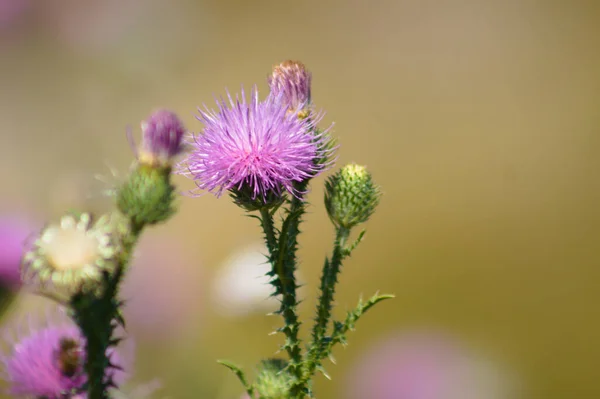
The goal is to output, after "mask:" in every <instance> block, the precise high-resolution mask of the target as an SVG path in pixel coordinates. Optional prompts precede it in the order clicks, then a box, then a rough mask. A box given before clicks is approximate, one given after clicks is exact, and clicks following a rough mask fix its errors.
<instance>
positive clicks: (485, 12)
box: [0, 0, 600, 399]
mask: <svg viewBox="0 0 600 399" xmlns="http://www.w3.org/2000/svg"><path fill="white" fill-rule="evenodd" d="M2 3H6V4H7V5H5V6H2V7H5V8H4V10H5V11H4V12H5V14H6V15H4V17H3V18H0V126H1V134H0V182H1V184H2V185H1V187H2V189H1V190H2V194H1V196H0V207H1V210H2V211H3V212H9V213H10V212H12V211H13V210H14V211H17V210H18V211H26V212H33V213H35V214H36V215H38V216H39V217H40V218H42V219H46V218H49V219H50V218H52V219H55V218H57V217H59V216H60V215H61V213H62V212H63V211H65V210H66V209H68V208H71V207H77V208H84V209H85V208H88V209H92V210H100V209H105V207H106V205H107V204H106V203H105V202H104V201H103V200H98V197H99V193H100V191H101V189H102V187H103V186H102V184H99V183H94V182H93V176H94V175H95V174H102V175H106V176H109V175H110V172H109V168H108V167H107V164H108V165H111V166H112V167H114V168H116V169H117V170H118V171H119V172H120V173H121V174H122V175H124V174H126V173H127V170H128V167H129V164H130V162H131V160H132V153H131V150H130V148H129V146H128V143H127V140H126V138H125V129H126V127H127V126H132V127H133V129H134V135H135V137H139V128H138V127H139V121H141V120H142V119H144V118H146V117H147V116H148V114H149V113H150V111H151V110H153V109H154V108H156V107H166V108H170V109H172V110H174V111H176V112H177V113H179V114H180V115H181V117H182V119H183V120H184V121H185V122H186V125H187V127H188V128H189V129H190V130H191V131H194V132H198V131H200V130H201V128H202V126H201V124H200V123H199V122H198V121H196V120H195V118H194V114H195V110H196V107H197V106H200V105H202V104H203V103H206V104H207V105H208V106H209V107H212V104H214V100H213V96H215V95H216V96H220V95H222V94H224V92H225V88H228V89H229V90H232V91H238V90H239V88H240V86H241V85H242V84H243V85H244V86H245V87H246V88H249V87H250V86H251V85H252V84H254V83H257V84H258V86H259V89H260V91H261V93H262V94H263V95H265V94H266V93H267V84H266V76H267V74H268V73H269V72H270V69H271V67H272V65H273V64H275V63H278V62H280V61H283V60H285V59H289V58H291V59H298V60H301V61H302V62H304V63H305V64H306V65H307V66H308V68H309V69H310V70H311V71H312V73H313V101H314V103H315V104H316V106H317V107H318V108H323V109H325V110H326V111H327V116H326V118H325V123H331V122H333V121H335V128H334V135H335V136H337V137H338V138H339V141H340V143H341V149H340V153H339V154H340V157H339V161H338V166H339V165H342V164H344V163H346V162H350V161H356V162H358V163H362V164H365V165H367V166H368V167H369V169H370V170H371V172H372V173H373V175H374V178H375V179H376V181H377V182H378V183H379V184H380V185H381V186H382V187H383V191H384V193H385V194H384V197H383V200H382V203H381V206H380V208H379V210H378V212H377V213H376V214H375V215H374V217H373V218H372V219H371V221H370V222H369V223H368V225H367V227H368V233H367V236H366V239H365V241H364V242H363V243H362V244H361V246H360V247H359V248H358V250H357V251H355V253H354V256H353V257H352V259H351V260H349V261H348V262H347V263H346V265H345V267H344V270H343V274H342V276H341V278H340V286H339V290H338V292H339V294H338V296H337V304H338V307H337V309H336V312H335V313H336V315H337V316H339V317H341V316H342V315H343V312H345V311H346V310H348V309H350V308H352V307H353V306H354V304H355V303H356V301H357V299H358V296H359V295H360V294H363V295H364V296H368V295H371V294H372V293H374V292H375V291H377V290H379V291H381V292H386V293H387V292H389V293H394V294H396V295H397V298H396V299H394V300H393V301H389V302H385V303H383V304H381V305H379V306H378V307H376V308H375V309H374V310H373V311H372V312H370V313H369V314H367V315H366V316H365V317H364V319H362V320H361V321H360V323H359V325H358V330H357V331H356V332H355V333H353V334H352V335H351V336H350V345H349V346H348V347H347V348H346V349H343V350H337V351H336V358H337V360H338V363H339V364H338V365H337V366H334V365H328V366H327V369H328V371H329V373H330V375H331V377H332V381H327V380H326V379H325V378H323V377H318V378H317V380H316V386H315V391H316V392H317V393H318V394H319V396H318V397H319V398H334V399H335V398H340V399H342V397H343V392H344V387H343V385H344V383H345V381H346V380H347V378H346V376H347V373H348V371H349V370H350V368H351V367H353V365H355V364H356V362H359V361H360V356H361V353H363V352H364V351H365V350H366V349H367V348H368V347H369V346H370V345H372V344H373V343H375V342H377V341H378V340H379V339H381V337H384V336H387V335H389V334H390V333H393V332H394V331H402V329H405V328H406V329H409V328H413V327H419V326H427V327H433V328H439V329H441V330H444V331H449V332H451V333H453V334H456V335H458V336H460V337H461V338H462V339H464V340H465V342H468V343H469V344H472V345H473V346H477V347H478V348H482V349H481V350H482V351H485V352H486V353H487V354H488V355H489V356H490V358H493V359H496V360H497V361H498V362H501V363H502V364H504V365H507V367H508V368H509V369H510V370H511V372H512V373H514V374H515V375H517V376H518V379H519V380H520V381H521V383H522V384H523V385H524V386H525V387H526V391H527V396H528V397H531V398H544V399H553V398H557V399H558V398H564V397H573V398H596V397H599V396H600V385H598V376H599V374H598V373H599V370H600V343H599V342H598V337H599V336H600V322H599V317H600V312H599V307H598V306H599V303H600V255H599V254H598V251H599V247H598V243H599V242H600V212H598V209H599V205H600V178H599V173H598V170H599V168H600V161H599V157H598V154H599V151H600V130H599V127H600V117H599V115H600V112H599V111H598V110H599V109H600V108H599V107H600V73H599V71H600V23H599V22H600V5H599V4H597V3H596V2H593V1H588V2H586V1H574V2H566V1H564V2H561V1H545V2H540V1H532V0H522V1H519V0H508V1H492V0H464V1H460V0H455V1H442V0H425V1H404V0H396V1H392V0H390V1H360V0H349V1H327V2H320V1H315V0H305V1H302V2H282V1H239V0H238V1H227V0H225V1H194V0H169V1H164V0H163V1H160V0H106V1H99V0H96V1H91V0H87V1H81V0H60V1H59V0H45V1H41V0H29V1H28V2H24V0H21V1H19V0H1V1H0V6H1V5H2ZM8 3H22V5H23V8H22V9H15V8H13V9H12V10H13V11H10V10H11V8H10V4H8ZM2 7H0V10H2V9H3V8H2ZM6 10H8V11H6ZM15 10H16V11H15ZM11 13H12V14H11ZM8 17H10V18H8ZM177 182H178V184H179V186H180V187H181V189H182V190H187V189H191V188H192V187H193V184H192V183H191V182H190V181H188V180H186V179H183V178H178V179H177ZM322 183H323V177H319V178H318V179H316V180H315V181H314V184H313V185H312V192H311V194H310V196H309V200H310V202H311V203H312V207H311V208H310V212H309V214H308V215H307V217H306V223H305V224H304V235H303V236H302V237H301V251H300V256H301V259H302V263H301V273H302V276H303V278H304V281H305V283H306V287H305V288H304V289H303V291H302V293H303V296H304V298H305V301H304V302H303V305H302V308H301V312H302V316H303V317H304V318H305V320H306V321H307V323H306V324H305V325H304V328H305V330H304V331H305V332H306V330H308V327H309V326H308V324H309V323H308V321H309V319H310V318H311V317H312V312H313V307H314V301H315V299H314V298H315V297H316V294H317V291H316V289H315V287H316V285H317V283H318V275H319V270H320V268H321V265H322V261H323V259H324V256H325V255H326V254H327V253H328V251H329V250H330V248H331V241H332V238H333V229H332V227H331V226H330V224H329V221H328V220H327V217H326V213H325V210H324V206H323V204H322V195H323V189H322ZM90 193H92V197H93V198H92V199H89V198H87V195H88V194H90ZM179 203H180V213H179V214H178V215H177V216H176V217H175V218H174V219H173V220H172V221H171V222H169V223H168V225H165V226H163V227H160V228H156V231H152V232H150V233H149V235H152V236H153V238H154V239H155V240H156V241H154V242H158V244H157V245H158V246H159V247H160V245H161V244H160V242H161V240H165V241H166V240H172V241H176V242H177V244H178V245H179V247H180V249H179V250H180V251H181V252H182V254H180V255H181V256H182V257H184V258H185V259H186V261H185V262H168V261H165V262H164V267H163V268H160V267H159V268H156V267H155V268H153V269H151V270H150V269H149V271H148V273H153V275H155V277H156V280H151V279H148V283H145V284H146V287H145V289H146V290H147V291H148V292H149V293H150V294H149V295H150V296H152V294H151V292H152V291H153V290H154V289H155V287H153V284H160V282H161V281H162V277H161V275H167V274H170V273H176V274H177V275H178V276H180V277H181V278H179V280H178V279H176V278H173V279H169V280H168V281H169V284H170V286H169V289H171V290H173V292H176V291H178V290H179V287H178V286H177V284H179V283H178V282H181V284H183V283H184V282H185V283H186V284H187V285H186V287H187V288H186V289H187V291H186V292H188V294H189V295H188V297H186V298H185V301H184V302H186V303H187V304H188V305H190V306H188V307H185V309H179V308H178V309H177V310H181V311H184V312H185V315H186V316H185V317H186V318H187V319H188V320H189V322H188V323H185V326H184V327H182V328H183V329H184V331H179V330H178V332H177V334H176V333H175V330H176V329H175V327H173V332H172V334H171V332H167V333H166V334H165V336H163V337H161V338H160V339H156V338H153V337H144V336H143V334H142V337H141V338H137V337H136V340H137V342H138V351H137V356H136V362H137V367H136V378H135V380H136V381H147V380H149V379H151V378H154V377H157V378H159V379H160V380H162V382H163V383H164V387H163V389H162V390H161V391H160V393H159V395H158V396H157V397H172V398H217V399H227V398H238V397H239V395H240V394H241V386H240V385H239V383H238V382H237V380H236V379H235V377H234V376H233V375H231V374H230V373H229V372H228V371H227V370H226V369H225V368H224V367H222V366H219V365H217V364H216V363H215V360H216V359H218V358H219V359H220V358H226V359H230V360H233V361H235V362H237V363H238V364H240V365H242V366H243V367H244V368H245V369H246V370H249V371H251V370H252V369H253V366H254V365H255V364H256V363H257V362H258V360H259V359H260V358H265V357H270V356H272V355H273V353H274V352H275V350H276V348H277V345H278V344H279V343H280V342H281V341H280V338H279V337H278V336H267V333H269V332H270V331H273V330H274V329H275V328H276V327H277V326H279V323H280V320H278V319H277V318H275V317H265V316H263V315H262V314H251V315H248V316H244V317H224V316H223V315H222V314H221V312H219V310H218V308H217V307H216V306H214V303H213V302H211V298H210V297H211V281H213V279H214V276H215V275H216V274H217V272H218V270H219V268H220V267H221V265H222V263H223V262H224V261H225V259H227V258H228V257H229V256H230V255H231V253H233V252H234V251H237V250H238V249H239V248H240V247H244V246H247V245H253V244H255V243H260V231H259V228H258V226H257V224H256V222H255V221H254V220H252V219H250V218H247V217H244V216H243V212H242V211H241V210H240V209H238V208H236V207H235V206H234V205H233V204H232V203H231V202H230V201H229V200H228V199H227V198H222V199H219V200H218V199H216V198H214V197H213V196H210V195H207V196H203V197H200V198H188V197H182V198H181V199H180V201H179ZM165 251H167V249H165ZM178 256H179V255H178ZM167 258H168V256H167ZM175 263H177V264H175ZM178 265H185V268H184V269H177V266H178ZM139 267H140V268H142V267H143V265H140V266H139ZM141 273H142V274H143V272H141ZM186 280H193V282H192V283H190V282H189V281H186ZM151 281H154V283H152V282H151ZM190 284H191V285H190ZM38 304H39V300H37V299H32V298H31V297H29V296H25V295H24V296H22V297H21V298H20V300H19V303H18V306H17V307H15V308H14V309H13V310H12V312H11V318H13V317H14V318H18V317H20V316H22V315H23V313H24V311H25V310H26V309H29V308H32V307H35V306H38ZM178 306H179V305H178ZM142 332H143V331H142ZM132 335H134V337H135V334H134V333H133V332H132ZM365 399H367V398H365ZM398 399H402V398H398Z"/></svg>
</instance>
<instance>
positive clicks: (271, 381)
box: [256, 359, 292, 399]
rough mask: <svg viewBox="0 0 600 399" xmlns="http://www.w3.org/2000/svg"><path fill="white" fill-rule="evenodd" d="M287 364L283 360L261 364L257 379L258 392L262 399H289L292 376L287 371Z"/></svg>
mask: <svg viewBox="0 0 600 399" xmlns="http://www.w3.org/2000/svg"><path fill="white" fill-rule="evenodd" d="M286 366H287V362H286V361H285V360H283V359H268V360H263V361H262V362H261V363H260V370H259V373H258V376H257V377H256V392H257V393H258V397H259V398H260V399H287V398H288V397H289V389H290V385H291V384H290V383H291V378H292V377H291V375H290V374H289V373H288V372H287V371H286V370H285V368H286Z"/></svg>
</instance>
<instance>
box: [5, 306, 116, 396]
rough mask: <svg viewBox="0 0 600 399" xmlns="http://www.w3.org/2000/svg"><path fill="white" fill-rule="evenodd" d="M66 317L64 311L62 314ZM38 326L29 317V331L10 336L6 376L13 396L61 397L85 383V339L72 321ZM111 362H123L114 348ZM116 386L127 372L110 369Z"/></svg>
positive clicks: (6, 359) (6, 358)
mask: <svg viewBox="0 0 600 399" xmlns="http://www.w3.org/2000/svg"><path fill="white" fill-rule="evenodd" d="M63 316H64V314H63ZM48 321H49V320H47V323H46V324H47V325H46V326H42V327H38V326H34V323H33V319H32V318H29V323H28V324H29V331H28V332H27V333H26V334H25V335H22V334H20V335H21V336H19V337H17V338H16V340H14V339H13V340H11V339H7V340H8V341H9V344H11V347H12V351H11V353H10V354H8V355H2V356H1V357H0V361H1V362H2V364H3V365H4V373H3V374H4V378H5V379H6V380H7V382H9V384H10V388H9V393H10V394H11V395H14V396H24V397H36V398H38V397H44V398H48V399H61V398H63V397H64V396H63V395H64V394H65V393H72V392H75V391H77V390H78V389H79V388H81V387H82V386H83V384H84V383H85V381H86V376H85V373H84V371H83V365H84V362H85V352H84V348H85V339H84V338H83V336H82V335H81V333H80V332H79V329H78V328H77V327H76V326H75V325H74V324H73V323H72V322H70V323H67V322H65V323H53V324H49V323H48ZM111 359H112V360H111V362H112V363H114V364H117V365H121V364H123V363H122V360H121V358H120V356H119V354H118V353H117V352H116V351H114V350H112V352H111ZM110 373H111V375H112V377H113V381H115V383H116V384H117V385H119V384H120V383H122V382H124V381H125V380H126V378H127V374H126V373H125V372H124V371H121V370H118V369H117V370H111V371H110Z"/></svg>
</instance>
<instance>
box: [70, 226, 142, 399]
mask: <svg viewBox="0 0 600 399" xmlns="http://www.w3.org/2000/svg"><path fill="white" fill-rule="evenodd" d="M142 227H143V226H132V228H131V231H130V232H129V234H127V235H126V236H125V237H123V242H122V244H123V251H122V253H121V256H120V257H119V259H118V267H117V269H116V271H115V273H114V274H112V275H109V274H106V275H105V277H104V278H105V280H104V281H105V285H104V289H103V291H102V292H101V293H100V294H99V295H98V294H97V293H94V292H90V293H88V292H81V293H78V294H76V295H74V296H73V298H71V307H72V309H73V311H74V320H75V322H76V323H77V325H78V326H79V328H80V330H81V332H82V334H83V335H84V336H85V339H86V346H85V353H86V360H85V364H84V370H85V373H86V375H87V376H88V380H87V388H86V392H87V398H88V399H108V398H109V396H108V389H109V388H110V387H113V386H114V381H112V379H111V378H110V374H109V373H107V370H109V369H110V368H115V367H116V365H114V364H112V363H111V360H110V353H109V349H110V348H111V347H112V346H115V345H116V342H118V339H115V337H114V336H113V333H114V330H115V329H116V327H117V326H118V325H119V323H121V321H120V306H121V304H122V302H121V301H120V300H119V299H118V292H119V285H120V283H121V279H122V278H123V276H124V274H125V268H126V267H127V264H128V263H129V259H130V257H131V252H132V250H133V247H134V245H135V243H136V242H137V240H138V237H139V235H140V233H141V230H142Z"/></svg>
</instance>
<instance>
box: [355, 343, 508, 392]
mask: <svg viewBox="0 0 600 399" xmlns="http://www.w3.org/2000/svg"><path fill="white" fill-rule="evenodd" d="M358 362H359V363H358V364H357V366H356V367H355V369H354V370H353V371H352V372H351V374H350V378H349V379H348V383H347V390H346V392H345V395H344V398H345V399H364V398H369V399H505V398H511V399H513V398H514V396H512V395H513V393H512V391H511V390H510V387H509V384H508V380H507V379H506V378H505V375H504V374H501V373H500V372H499V370H498V369H497V368H496V367H494V366H493V365H491V364H489V363H487V362H484V361H482V359H481V358H479V357H476V356H474V355H473V354H472V353H471V352H470V351H468V350H467V349H466V348H464V347H463V346H462V345H460V344H459V343H458V342H455V341H454V340H453V339H451V338H449V337H445V336H443V335H441V334H430V333H426V334H418V333H413V334H407V335H399V336H395V337H392V338H391V339H387V340H384V341H381V342H379V343H378V344H377V345H376V346H375V347H374V348H371V349H370V350H368V352H367V353H365V354H364V356H363V357H361V358H360V359H359V360H358ZM509 392H510V393H509Z"/></svg>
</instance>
